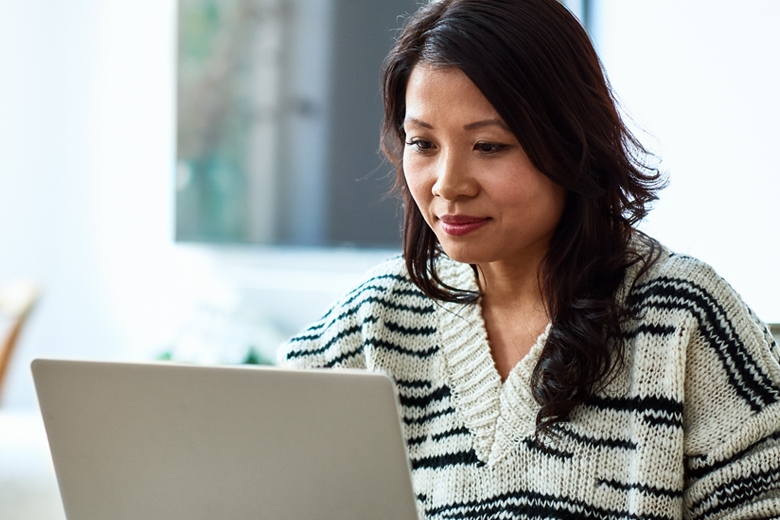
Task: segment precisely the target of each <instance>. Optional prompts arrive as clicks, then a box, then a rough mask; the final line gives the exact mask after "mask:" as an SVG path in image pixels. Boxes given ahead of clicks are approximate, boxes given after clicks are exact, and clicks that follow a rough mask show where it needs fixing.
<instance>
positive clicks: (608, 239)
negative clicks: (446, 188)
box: [382, 0, 664, 433]
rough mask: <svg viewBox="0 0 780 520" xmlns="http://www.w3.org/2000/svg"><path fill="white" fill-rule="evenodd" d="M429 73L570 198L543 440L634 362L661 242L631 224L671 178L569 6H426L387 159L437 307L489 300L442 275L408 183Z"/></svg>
mask: <svg viewBox="0 0 780 520" xmlns="http://www.w3.org/2000/svg"><path fill="white" fill-rule="evenodd" d="M421 62H423V63H427V64H431V65H433V66H440V67H457V68H459V69H460V70H461V71H463V72H464V73H465V74H466V75H467V76H468V77H469V79H471V81H472V82H473V83H474V84H475V85H476V86H477V87H478V88H479V90H480V91H481V92H482V94H483V95H484V96H485V97H486V98H487V100H488V101H489V102H490V103H491V104H492V105H493V107H494V108H495V109H496V110H497V111H498V113H499V114H500V115H501V117H502V118H503V120H504V122H506V124H507V125H508V126H509V128H510V129H511V130H512V132H513V133H514V135H515V136H516V137H517V139H518V141H519V142H520V144H521V145H522V146H523V148H524V149H525V152H526V153H527V154H528V157H529V158H530V159H531V161H532V162H533V164H534V166H535V167H536V168H537V169H538V170H539V171H540V172H542V173H543V174H544V175H546V176H547V177H549V178H550V179H551V180H552V181H554V182H555V183H556V184H558V185H559V186H561V187H562V188H563V189H564V190H565V191H566V202H565V205H564V210H563V216H562V218H561V220H560V223H559V224H558V227H557V228H556V231H555V233H554V235H553V237H552V239H551V241H550V245H549V250H548V252H547V254H546V256H545V258H544V260H543V262H542V265H541V266H540V269H539V273H538V275H539V283H540V288H541V291H542V295H543V298H544V303H545V306H546V310H547V312H548V315H549V316H550V318H551V320H552V328H551V331H550V334H549V337H548V339H547V342H546V344H545V346H544V348H543V350H542V353H541V356H540V358H539V361H538V363H537V365H536V367H535V369H534V373H533V380H532V384H533V387H534V397H535V399H536V400H537V402H538V403H539V404H540V405H541V409H540V411H539V414H538V415H537V418H536V424H537V433H539V432H549V431H550V426H552V425H553V424H555V423H557V422H560V421H564V420H566V419H567V418H568V416H569V413H570V412H571V410H572V409H573V408H574V407H575V406H577V405H578V404H580V403H583V402H584V401H585V400H586V399H587V398H588V397H589V396H590V395H591V394H592V393H593V392H594V391H596V390H597V389H598V388H600V387H602V386H603V385H605V384H606V382H607V381H608V380H609V377H610V374H613V373H614V372H613V371H614V369H615V367H616V366H617V365H619V364H620V362H622V359H623V350H624V348H623V339H622V338H621V323H623V322H624V321H625V320H626V319H629V318H631V317H633V314H632V313H631V311H630V310H629V309H628V308H627V307H626V306H624V304H623V303H621V302H619V301H618V300H617V291H618V289H619V287H620V285H621V283H622V282H623V279H624V277H625V274H626V271H627V269H628V267H629V266H631V265H633V264H635V263H637V262H640V261H643V262H644V266H643V267H642V269H643V270H644V269H647V267H648V266H649V264H650V263H651V262H652V259H653V258H654V257H655V256H656V252H657V251H658V248H657V243H656V242H655V241H653V240H652V239H650V238H649V237H647V236H646V235H643V234H641V233H639V232H638V231H636V230H635V229H634V227H633V226H634V225H635V224H636V223H637V222H638V221H640V220H641V219H642V218H643V217H644V216H645V215H646V214H647V211H648V204H649V203H651V202H652V201H654V200H655V199H657V196H656V195H655V193H656V191H657V190H658V189H660V188H662V187H663V185H664V179H663V178H662V177H661V175H660V173H659V172H658V170H657V169H655V168H653V167H651V166H649V165H647V158H648V157H650V154H648V152H647V151H646V150H645V149H644V148H643V147H642V145H641V144H640V143H639V141H638V140H637V139H636V138H635V137H634V136H633V135H632V134H631V133H630V132H629V130H628V129H627V128H626V126H625V124H624V123H623V121H622V120H621V117H620V115H619V113H618V111H617V109H616V102H615V99H614V97H613V95H612V92H611V89H610V87H609V84H608V82H607V80H606V78H605V77H604V74H603V72H602V67H601V63H600V61H599V59H598V56H597V55H596V52H595V50H594V49H593V46H592V45H591V42H590V40H589V38H588V36H587V34H586V32H585V30H584V29H583V27H582V26H581V25H580V23H579V22H578V21H577V19H576V18H575V17H574V16H573V15H572V14H571V13H569V12H568V11H567V10H566V8H565V7H563V6H562V5H561V4H560V3H559V2H558V1H557V0H490V1H485V0H442V1H440V2H436V3H432V4H430V5H428V6H425V7H423V8H421V9H420V10H419V11H418V12H417V13H415V14H414V15H412V16H411V17H410V18H409V19H408V20H407V22H406V24H405V26H404V28H403V30H402V32H401V34H400V36H399V38H398V41H397V43H396V45H395V46H394V48H393V49H392V50H391V52H390V54H389V55H388V56H387V58H386V60H385V64H384V69H383V97H384V104H385V120H384V126H383V130H382V151H383V152H384V153H385V155H387V157H388V158H389V159H390V160H391V161H392V162H393V164H394V165H395V167H396V170H397V172H398V176H397V181H396V188H397V189H398V190H399V191H400V192H401V195H402V197H403V200H404V204H405V209H404V211H405V218H404V238H403V249H404V256H405V258H406V265H407V269H408V271H409V275H410V277H411V279H412V281H413V282H414V283H415V284H416V285H417V286H418V287H420V289H422V291H424V292H425V293H426V294H427V295H428V296H430V297H432V298H435V299H439V300H445V301H457V302H464V303H465V302H475V301H476V300H477V299H478V297H479V294H475V293H473V292H467V291H463V290H458V289H457V288H453V287H449V286H447V285H445V284H444V283H443V282H442V281H441V280H440V279H439V277H438V276H437V274H436V270H435V268H434V266H435V263H436V259H437V258H438V256H439V255H440V254H441V248H440V245H439V243H438V241H437V239H436V236H435V235H434V233H433V231H432V230H431V229H430V227H428V225H427V224H426V222H425V220H424V219H423V217H422V214H421V213H420V211H419V209H418V208H417V205H416V204H415V202H414V200H413V199H412V197H411V194H410V193H409V189H408V187H407V185H406V180H405V178H404V172H403V164H402V156H403V145H404V138H405V133H404V129H403V121H404V117H405V111H406V107H405V97H406V85H407V82H408V80H409V76H410V74H411V72H412V69H413V68H414V67H415V65H417V64H418V63H421ZM634 237H637V238H636V239H638V240H642V241H644V242H645V243H646V244H647V245H648V246H649V248H648V250H647V251H646V253H645V254H644V257H643V256H641V255H640V254H638V253H635V252H632V247H631V245H630V243H631V240H632V238H634ZM472 267H474V268H475V266H472ZM475 270H476V268H475Z"/></svg>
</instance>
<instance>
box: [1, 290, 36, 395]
mask: <svg viewBox="0 0 780 520" xmlns="http://www.w3.org/2000/svg"><path fill="white" fill-rule="evenodd" d="M38 294H39V291H38V285H37V284H36V283H34V282H31V281H27V280H14V281H12V282H8V283H5V284H3V285H0V399H1V398H2V394H3V386H4V383H5V377H6V374H7V372H8V366H9V365H10V362H11V354H12V353H13V351H14V348H15V347H16V344H17V342H18V340H19V334H20V333H21V331H22V327H23V326H24V323H25V321H26V320H27V317H28V316H29V314H30V311H31V310H32V308H33V306H34V305H35V302H36V301H37V300H38Z"/></svg>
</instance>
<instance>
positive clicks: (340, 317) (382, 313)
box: [279, 256, 435, 367]
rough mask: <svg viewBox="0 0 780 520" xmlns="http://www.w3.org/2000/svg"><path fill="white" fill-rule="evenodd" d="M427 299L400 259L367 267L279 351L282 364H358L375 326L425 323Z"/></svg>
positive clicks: (430, 305)
mask: <svg viewBox="0 0 780 520" xmlns="http://www.w3.org/2000/svg"><path fill="white" fill-rule="evenodd" d="M434 309H435V307H434V304H433V301H432V300H431V299H430V298H428V297H427V296H426V295H425V294H424V293H423V292H422V291H421V290H420V289H419V288H418V287H417V286H416V285H414V283H413V282H412V280H411V279H410V277H409V274H408V272H407V270H406V263H405V261H404V259H403V257H400V256H398V257H394V258H391V259H389V260H386V261H385V262H382V263H381V264H379V265H377V266H376V267H374V268H373V269H371V270H369V271H368V272H367V273H366V274H365V275H364V276H363V278H362V280H361V281H360V282H359V283H358V284H356V286H355V287H354V288H353V289H352V290H351V291H349V292H347V293H346V294H345V295H344V296H342V297H341V298H340V299H339V300H337V301H336V302H335V304H334V305H333V306H332V307H331V308H330V309H329V310H328V311H327V312H326V313H325V314H324V316H323V317H322V318H321V319H319V320H318V321H316V322H315V323H313V324H312V325H310V326H309V327H307V328H306V329H305V330H304V331H303V332H301V333H300V334H298V335H297V336H295V337H293V338H292V339H290V341H289V342H288V343H287V344H286V345H285V346H283V348H282V349H281V350H280V352H279V361H280V363H282V364H286V365H292V366H301V367H304V366H305V367H312V366H351V367H362V366H363V364H364V363H365V359H364V352H363V347H364V346H365V344H366V341H367V338H368V336H372V335H374V334H376V329H377V327H380V326H383V324H385V323H386V322H390V323H406V322H409V323H416V322H419V321H425V320H426V318H427V317H428V316H430V315H431V314H433V312H434Z"/></svg>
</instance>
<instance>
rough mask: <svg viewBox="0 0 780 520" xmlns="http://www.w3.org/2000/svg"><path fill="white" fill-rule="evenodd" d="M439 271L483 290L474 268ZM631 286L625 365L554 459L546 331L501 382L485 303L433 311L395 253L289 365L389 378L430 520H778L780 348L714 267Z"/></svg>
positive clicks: (582, 412)
mask: <svg viewBox="0 0 780 520" xmlns="http://www.w3.org/2000/svg"><path fill="white" fill-rule="evenodd" d="M438 270H439V274H440V276H441V278H442V280H443V281H444V282H445V283H447V284H448V285H450V286H452V287H458V288H461V289H471V290H476V289H477V287H476V280H475V277H474V274H473V271H472V270H471V268H470V267H469V266H468V265H463V264H458V263H456V262H454V261H452V260H449V259H446V258H442V259H441V260H440V262H439V267H438ZM635 276H636V268H632V269H630V270H629V273H628V274H627V277H626V282H625V283H624V285H623V289H621V290H620V291H619V294H618V297H619V298H621V299H623V301H627V302H628V304H629V305H631V306H633V307H634V308H636V309H640V310H641V313H640V318H639V319H638V320H634V321H632V322H631V323H629V324H627V325H626V327H625V330H624V333H625V335H626V338H627V348H626V363H625V367H624V368H623V369H622V370H621V372H620V373H619V374H618V376H617V377H616V378H615V379H614V380H613V381H612V382H611V383H610V384H609V386H608V387H607V388H606V389H605V390H604V391H603V392H600V393H598V394H596V395H594V396H593V397H592V398H590V400H589V401H587V402H586V403H585V404H584V405H582V406H579V407H577V408H575V410H574V411H573V412H572V414H571V417H570V420H569V421H567V422H565V423H563V424H561V425H559V426H557V427H556V431H557V432H558V433H559V434H560V435H557V436H555V438H548V439H546V440H545V441H544V442H545V446H540V445H539V444H538V442H537V441H536V440H534V436H533V432H534V427H535V417H536V414H537V411H538V409H539V405H538V404H537V403H536V402H535V401H534V399H533V397H532V393H531V387H530V376H531V372H532V371H533V368H534V365H535V362H536V360H537V359H538V357H539V354H540V351H541V349H542V347H543V346H544V342H545V338H546V336H547V334H548V332H549V327H548V331H545V333H543V334H542V335H541V336H540V337H539V339H538V340H537V343H536V345H535V346H534V347H533V348H532V350H531V352H530V353H529V354H528V355H527V356H526V357H525V358H524V359H523V360H522V361H521V362H520V363H519V364H518V365H517V366H516V367H515V368H514V369H513V370H512V372H511V373H510V374H509V376H508V378H507V379H506V381H504V382H502V381H501V378H500V377H499V375H498V372H497V371H496V369H495V366H494V364H493V361H492V358H491V355H490V349H489V345H488V338H487V332H486V329H485V325H484V322H483V320H482V316H481V309H480V306H479V304H478V303H477V304H467V305H464V304H455V303H442V302H438V301H434V300H431V299H430V298H428V297H426V296H425V295H424V294H423V293H422V292H421V291H420V290H419V289H418V288H417V287H416V286H415V285H413V284H412V282H411V281H410V280H409V277H408V275H407V273H406V269H405V266H404V262H403V260H402V259H400V258H399V259H394V260H390V261H388V262H386V263H385V264H383V265H381V266H379V267H378V268H376V269H375V270H373V271H372V272H371V273H370V274H369V276H368V278H367V279H366V281H365V282H364V283H363V284H361V285H360V286H359V287H357V288H356V289H355V290H353V291H352V292H350V293H349V294H347V295H346V296H345V297H344V298H343V299H342V300H341V301H339V302H338V303H337V304H336V305H335V306H334V307H333V308H332V309H331V310H330V311H329V312H328V313H327V314H326V315H325V316H324V317H323V319H322V320H321V321H319V322H317V323H316V324H314V325H312V326H311V327H310V328H309V329H307V330H306V331H305V332H303V333H302V334H301V335H299V336H297V337H295V338H293V339H292V340H291V341H290V342H289V343H288V344H287V345H286V346H285V347H284V348H283V349H282V350H281V351H280V361H281V363H282V364H285V365H288V366H294V367H335V366H340V367H361V368H367V369H369V370H376V371H384V372H387V373H389V374H390V375H391V376H392V377H393V378H394V379H395V381H396V383H397V387H398V391H399V394H400V397H401V406H402V414H403V421H404V430H405V436H406V442H407V446H408V451H409V457H410V459H411V464H412V475H413V483H414V488H415V492H416V493H417V498H418V509H419V512H420V516H421V518H426V519H429V520H434V519H436V520H438V519H452V518H458V519H493V518H512V519H515V518H517V519H520V518H522V519H549V518H557V519H567V518H583V519H604V520H607V519H629V518H630V519H657V520H666V519H676V518H686V519H695V520H704V519H716V518H718V519H721V518H722V519H727V518H728V519H737V518H739V519H743V518H744V519H747V518H751V519H758V518H780V363H779V360H780V349H779V348H778V346H777V344H776V343H775V342H774V340H773V338H772V336H771V335H770V333H769V332H768V330H767V328H766V326H765V325H764V324H763V323H761V321H760V320H759V319H758V318H757V317H756V316H755V315H754V314H753V313H752V312H751V311H750V309H749V308H748V307H747V306H746V305H745V304H744V303H743V302H742V300H741V299H740V297H739V296H738V295H737V294H736V293H735V292H734V290H733V289H732V288H731V287H730V286H729V285H728V284H727V283H726V282H725V281H724V280H723V279H722V278H720V277H719V276H718V275H717V274H716V273H715V272H714V271H713V270H712V269H711V268H710V267H709V266H707V265H706V264H704V263H702V262H699V261H698V260H695V259H693V258H690V257H686V256H680V255H675V254H672V253H669V252H668V251H664V252H663V253H662V256H661V258H660V259H659V260H658V261H657V262H656V263H655V264H654V265H653V266H652V268H651V269H650V270H649V271H648V272H647V273H645V274H644V275H643V276H642V278H641V279H639V280H638V281H637V283H636V284H635V285H634V287H633V289H632V290H631V292H630V294H626V293H627V290H626V289H625V288H626V287H629V286H630V285H631V284H630V282H631V281H633V278H634V277H635Z"/></svg>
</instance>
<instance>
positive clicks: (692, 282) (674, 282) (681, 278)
mask: <svg viewBox="0 0 780 520" xmlns="http://www.w3.org/2000/svg"><path fill="white" fill-rule="evenodd" d="M650 240H652V239H648V242H647V243H643V244H642V245H641V246H640V247H639V248H636V249H635V250H637V252H638V254H639V257H641V258H642V260H641V261H639V262H637V264H635V265H634V266H632V268H631V269H630V270H629V275H628V276H627V281H628V282H630V286H631V293H632V294H636V293H637V292H642V293H647V292H651V293H653V294H656V295H657V296H658V297H662V296H665V297H672V296H676V297H677V298H681V299H687V300H694V301H697V302H703V301H705V300H706V301H710V302H723V303H725V302H727V301H731V300H733V301H734V302H736V301H739V303H740V304H742V301H741V298H740V296H739V294H738V293H737V292H736V291H735V290H734V288H733V287H732V286H731V285H730V284H729V283H728V282H727V281H726V280H725V279H724V278H723V277H722V276H721V275H719V274H718V272H717V271H716V270H715V269H714V268H713V267H712V266H711V265H710V264H708V263H707V262H704V261H702V260H700V259H698V258H696V257H694V256H690V255H687V254H680V253H676V252H674V251H672V250H670V249H669V248H667V247H665V246H664V245H662V244H660V243H658V242H657V241H653V242H652V244H651V243H650ZM649 244H650V245H649Z"/></svg>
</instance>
